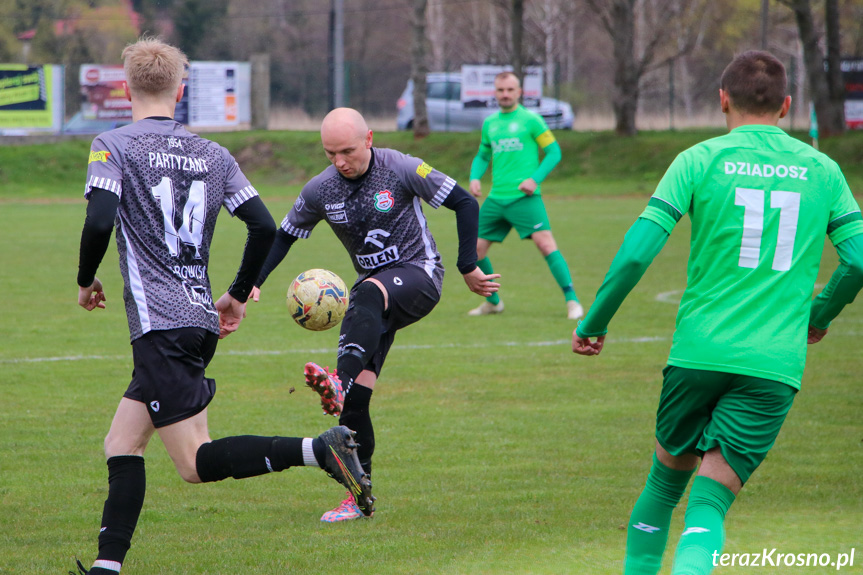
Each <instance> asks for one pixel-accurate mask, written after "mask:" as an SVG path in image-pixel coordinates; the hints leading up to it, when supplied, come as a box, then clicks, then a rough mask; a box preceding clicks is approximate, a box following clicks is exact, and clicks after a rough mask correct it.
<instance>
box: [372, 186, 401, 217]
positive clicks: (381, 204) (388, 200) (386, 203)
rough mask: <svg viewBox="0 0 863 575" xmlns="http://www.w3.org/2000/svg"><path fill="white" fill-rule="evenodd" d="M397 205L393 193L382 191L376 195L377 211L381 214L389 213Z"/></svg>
mask: <svg viewBox="0 0 863 575" xmlns="http://www.w3.org/2000/svg"><path fill="white" fill-rule="evenodd" d="M394 205H396V201H395V200H394V199H393V193H392V192H391V191H389V190H382V191H380V192H378V193H376V194H375V209H376V210H377V211H379V212H388V211H390V210H391V209H393V206H394Z"/></svg>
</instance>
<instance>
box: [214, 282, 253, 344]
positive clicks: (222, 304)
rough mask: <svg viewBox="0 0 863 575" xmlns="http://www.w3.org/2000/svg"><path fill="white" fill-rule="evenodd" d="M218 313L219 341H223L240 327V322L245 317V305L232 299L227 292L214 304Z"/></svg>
mask: <svg viewBox="0 0 863 575" xmlns="http://www.w3.org/2000/svg"><path fill="white" fill-rule="evenodd" d="M216 310H218V312H219V339H225V338H226V337H228V336H229V335H231V334H232V333H234V332H235V331H237V328H239V327H240V322H241V321H243V318H244V317H246V304H245V303H243V302H241V301H239V300H238V299H236V298H234V296H232V295H231V294H229V293H228V292H225V294H224V295H222V297H220V298H219V300H218V301H217V302H216Z"/></svg>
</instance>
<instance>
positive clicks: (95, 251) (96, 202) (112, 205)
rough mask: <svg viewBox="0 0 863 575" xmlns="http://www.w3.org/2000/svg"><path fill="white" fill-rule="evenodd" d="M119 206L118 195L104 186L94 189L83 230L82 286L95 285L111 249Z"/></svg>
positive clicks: (80, 275) (80, 273) (79, 254)
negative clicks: (98, 273)
mask: <svg viewBox="0 0 863 575" xmlns="http://www.w3.org/2000/svg"><path fill="white" fill-rule="evenodd" d="M118 205H120V198H118V197H117V195H116V194H114V193H111V192H109V191H108V190H103V189H100V188H92V189H91V190H90V201H89V202H88V203H87V218H86V219H85V220H84V229H83V230H82V231H81V248H80V251H79V253H78V285H79V286H81V287H87V286H89V285H93V280H94V279H95V278H96V270H98V269H99V264H101V263H102V258H103V257H105V252H106V251H108V243H109V242H110V241H111V230H113V229H114V218H116V217H117V206H118Z"/></svg>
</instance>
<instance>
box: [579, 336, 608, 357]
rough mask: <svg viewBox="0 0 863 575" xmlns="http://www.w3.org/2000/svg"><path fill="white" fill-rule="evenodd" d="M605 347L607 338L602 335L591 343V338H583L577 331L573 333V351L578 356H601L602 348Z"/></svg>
mask: <svg viewBox="0 0 863 575" xmlns="http://www.w3.org/2000/svg"><path fill="white" fill-rule="evenodd" d="M603 345H605V336H604V335H600V336H599V337H597V338H596V341H590V338H589V337H581V336H580V335H578V334H577V333H576V332H575V331H573V332H572V351H573V353H577V354H578V355H599V354H600V352H601V351H602V346H603Z"/></svg>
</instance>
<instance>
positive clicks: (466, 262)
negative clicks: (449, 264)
mask: <svg viewBox="0 0 863 575" xmlns="http://www.w3.org/2000/svg"><path fill="white" fill-rule="evenodd" d="M443 205H444V206H446V207H447V208H449V209H451V210H453V211H454V212H455V221H456V229H457V230H458V262H456V267H458V271H460V272H461V273H462V274H469V273H470V272H472V271H473V270H475V269H476V239H477V236H478V235H479V204H478V203H477V201H476V200H475V199H474V197H473V196H471V195H470V194H469V193H467V190H465V189H464V188H463V187H461V186H460V185H458V184H456V185H455V187H454V188H453V189H452V191H451V192H450V193H449V195H448V196H447V197H446V199H445V200H444V201H443Z"/></svg>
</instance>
